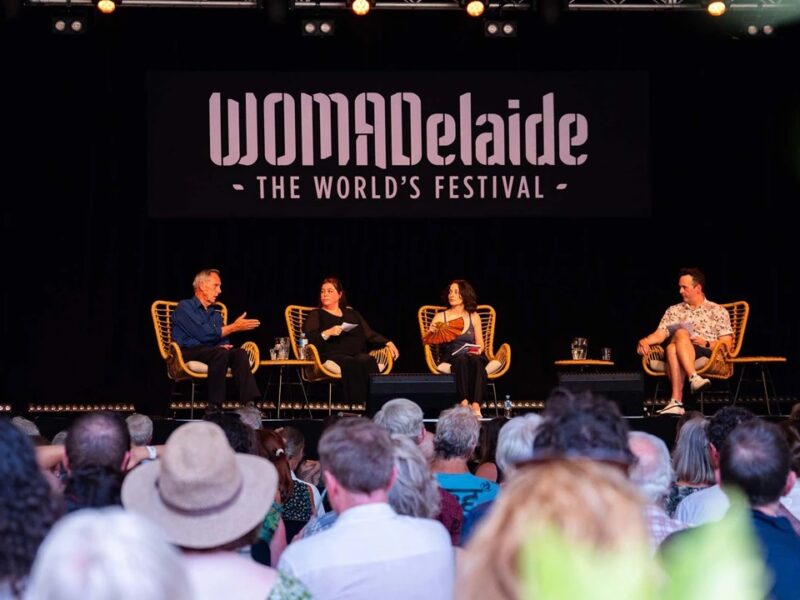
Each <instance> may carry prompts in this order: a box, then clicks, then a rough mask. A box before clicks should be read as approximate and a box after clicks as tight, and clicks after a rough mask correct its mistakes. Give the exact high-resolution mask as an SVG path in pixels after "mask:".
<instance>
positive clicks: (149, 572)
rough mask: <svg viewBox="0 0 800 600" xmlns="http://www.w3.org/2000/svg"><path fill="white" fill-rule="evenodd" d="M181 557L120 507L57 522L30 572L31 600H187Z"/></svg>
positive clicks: (158, 534)
mask: <svg viewBox="0 0 800 600" xmlns="http://www.w3.org/2000/svg"><path fill="white" fill-rule="evenodd" d="M190 590H191V588H190V585H189V581H188V577H187V575H186V570H185V567H184V565H183V562H182V561H181V557H180V554H179V552H178V551H177V550H176V549H175V548H174V547H173V546H171V545H170V544H169V543H168V542H167V540H166V538H165V537H164V534H163V533H162V532H161V531H160V530H159V529H158V528H157V527H156V526H155V525H153V524H152V523H151V522H150V521H148V520H147V519H145V518H143V517H141V516H139V515H136V514H134V513H132V512H127V511H125V510H123V509H122V508H106V509H102V510H97V509H84V510H81V511H78V512H75V513H73V514H71V515H68V516H66V517H64V518H63V519H61V520H60V521H59V522H58V523H56V525H55V526H54V527H53V529H52V530H51V531H50V533H49V534H48V536H47V538H45V540H44V542H43V543H42V545H41V547H40V548H39V552H38V554H37V556H36V561H35V562H34V564H33V567H32V569H31V578H30V584H29V586H28V594H27V595H26V598H31V599H33V600H38V599H44V598H47V599H48V600H105V599H106V598H115V599H116V600H188V598H190V596H191V591H190Z"/></svg>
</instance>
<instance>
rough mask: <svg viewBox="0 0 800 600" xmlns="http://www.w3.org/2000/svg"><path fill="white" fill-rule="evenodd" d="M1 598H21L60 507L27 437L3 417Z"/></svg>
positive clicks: (0, 440)
mask: <svg viewBox="0 0 800 600" xmlns="http://www.w3.org/2000/svg"><path fill="white" fill-rule="evenodd" d="M0 456H2V459H0V482H1V483H0V598H4V599H5V598H20V597H22V593H23V591H24V589H25V584H26V581H27V578H28V573H29V572H30V569H31V565H32V564H33V559H34V557H35V556H36V551H37V549H38V548H39V544H41V543H42V540H43V539H44V537H45V535H47V532H48V531H49V529H50V527H51V525H52V524H53V523H54V522H55V520H56V518H57V516H58V513H59V509H58V506H57V504H56V502H55V501H54V499H53V496H52V492H51V488H50V485H49V484H48V482H47V481H46V480H45V478H44V477H43V475H42V474H41V472H40V471H39V467H38V465H37V464H36V458H35V455H34V450H33V445H32V444H31V442H30V440H29V439H28V437H27V436H26V435H25V434H24V433H23V432H22V431H20V430H19V429H18V428H17V427H15V426H14V425H12V424H11V423H10V422H9V421H6V420H2V419H0Z"/></svg>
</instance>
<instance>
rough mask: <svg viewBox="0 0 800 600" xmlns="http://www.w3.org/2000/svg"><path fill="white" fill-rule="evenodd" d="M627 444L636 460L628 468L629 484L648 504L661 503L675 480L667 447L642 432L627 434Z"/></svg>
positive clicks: (654, 437) (660, 441) (662, 441)
mask: <svg viewBox="0 0 800 600" xmlns="http://www.w3.org/2000/svg"><path fill="white" fill-rule="evenodd" d="M628 443H629V444H630V448H631V451H632V452H633V453H634V455H635V456H636V459H637V460H636V462H635V463H634V464H633V465H632V466H631V468H630V479H631V482H632V483H633V484H634V485H635V486H636V487H637V488H639V491H640V492H641V494H642V495H643V496H644V497H645V498H646V499H647V501H648V502H651V503H654V504H657V503H659V502H662V501H663V500H664V498H666V497H667V494H669V490H670V488H671V487H672V482H673V481H674V480H675V477H674V473H673V472H672V461H671V460H670V456H669V449H668V448H667V445H666V444H665V443H664V440H662V439H661V438H658V437H656V436H654V435H652V434H649V433H645V432H644V431H631V432H629V433H628ZM642 443H643V444H644V445H642Z"/></svg>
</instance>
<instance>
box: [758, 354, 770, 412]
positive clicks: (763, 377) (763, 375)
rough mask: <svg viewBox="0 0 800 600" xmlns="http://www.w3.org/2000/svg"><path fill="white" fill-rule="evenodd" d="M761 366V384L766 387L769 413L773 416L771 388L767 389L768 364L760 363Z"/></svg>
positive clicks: (765, 398) (765, 394) (765, 399)
mask: <svg viewBox="0 0 800 600" xmlns="http://www.w3.org/2000/svg"><path fill="white" fill-rule="evenodd" d="M758 366H759V367H761V386H762V387H763V388H764V402H765V403H766V405H767V414H768V415H770V416H772V409H771V408H770V404H769V390H768V389H767V373H768V369H767V366H766V365H764V364H760V363H759V365H758ZM770 381H772V376H771V375H770Z"/></svg>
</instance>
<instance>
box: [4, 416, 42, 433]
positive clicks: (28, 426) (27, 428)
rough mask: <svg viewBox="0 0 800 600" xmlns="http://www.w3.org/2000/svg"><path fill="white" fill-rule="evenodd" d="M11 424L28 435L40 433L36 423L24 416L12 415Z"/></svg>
mask: <svg viewBox="0 0 800 600" xmlns="http://www.w3.org/2000/svg"><path fill="white" fill-rule="evenodd" d="M11 424H12V425H13V426H14V427H16V428H17V429H19V430H20V431H21V432H22V433H24V434H25V435H28V436H33V435H42V434H41V433H40V432H39V428H38V427H37V426H36V423H34V422H33V421H31V420H30V419H26V418H25V417H14V418H12V419H11Z"/></svg>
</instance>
